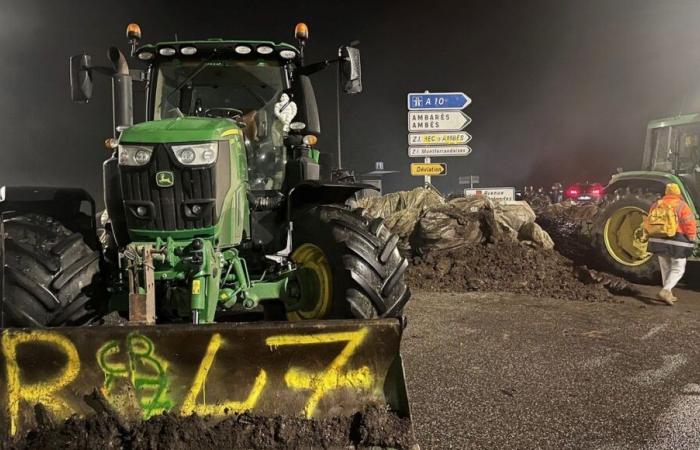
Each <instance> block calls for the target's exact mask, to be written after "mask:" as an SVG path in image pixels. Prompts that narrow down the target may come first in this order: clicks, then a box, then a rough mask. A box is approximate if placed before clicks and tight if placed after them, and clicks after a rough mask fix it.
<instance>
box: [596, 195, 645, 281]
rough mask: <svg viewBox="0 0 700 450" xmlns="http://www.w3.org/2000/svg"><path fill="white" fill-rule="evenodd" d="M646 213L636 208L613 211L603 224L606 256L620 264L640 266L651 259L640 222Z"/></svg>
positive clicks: (629, 207) (627, 207) (628, 207)
mask: <svg viewBox="0 0 700 450" xmlns="http://www.w3.org/2000/svg"><path fill="white" fill-rule="evenodd" d="M646 216H647V212H646V211H644V210H643V209H642V208H639V207H636V206H626V207H624V208H620V209H618V210H617V211H615V212H614V213H613V214H612V215H611V216H610V218H608V220H607V221H606V222H605V228H604V229H603V238H604V241H605V248H606V249H607V251H608V254H609V255H610V256H611V257H612V258H613V259H614V260H615V261H617V262H619V263H620V264H623V265H625V266H630V267H635V266H641V265H642V264H644V263H645V262H647V261H649V259H650V258H651V253H649V252H648V251H647V236H646V233H645V232H644V229H643V228H642V222H643V221H644V218H645V217H646Z"/></svg>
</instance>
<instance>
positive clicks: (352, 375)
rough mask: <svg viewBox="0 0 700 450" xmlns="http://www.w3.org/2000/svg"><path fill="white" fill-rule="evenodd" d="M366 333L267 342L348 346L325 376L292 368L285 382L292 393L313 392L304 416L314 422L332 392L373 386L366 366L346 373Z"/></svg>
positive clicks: (290, 337) (280, 338)
mask: <svg viewBox="0 0 700 450" xmlns="http://www.w3.org/2000/svg"><path fill="white" fill-rule="evenodd" d="M366 335H367V329H366V328H362V329H360V330H357V331H348V332H339V333H320V334H307V335H304V334H302V335H282V336H271V337H269V338H267V339H266V340H265V342H266V343H267V345H269V346H271V347H278V346H282V345H313V344H328V343H333V342H345V341H347V345H346V346H345V347H344V348H343V350H342V351H341V352H340V353H339V354H338V356H336V357H335V359H333V361H331V363H330V364H329V365H328V367H326V370H325V371H323V372H320V373H318V372H316V373H313V372H307V371H304V370H302V369H299V368H296V367H291V368H290V369H289V370H288V371H287V373H286V374H285V376H284V380H285V382H286V383H287V386H289V387H290V388H292V389H298V390H302V389H303V390H311V391H312V393H311V396H310V397H309V399H308V400H307V402H306V406H305V407H304V412H305V413H306V417H308V418H311V417H312V416H313V414H314V412H316V408H317V406H318V402H319V401H320V400H321V398H323V396H324V395H325V394H326V393H327V392H328V391H330V390H333V389H339V388H357V389H367V388H369V387H371V386H372V380H373V377H372V373H371V371H370V369H369V367H367V366H363V367H361V368H360V369H357V370H353V371H350V372H347V371H345V365H346V364H347V363H348V360H349V359H350V357H352V355H353V354H354V353H355V352H356V351H357V348H358V347H359V346H360V344H362V341H364V339H365V336H366Z"/></svg>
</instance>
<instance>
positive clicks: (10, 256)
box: [3, 214, 99, 327]
mask: <svg viewBox="0 0 700 450" xmlns="http://www.w3.org/2000/svg"><path fill="white" fill-rule="evenodd" d="M4 226H5V304H4V305H3V313H4V314H3V315H4V324H3V326H21V327H46V326H62V325H82V324H85V323H87V322H89V321H90V320H91V319H92V318H93V317H94V316H95V313H94V311H93V308H92V305H91V298H92V297H93V295H94V294H95V291H96V289H95V287H96V286H97V285H98V283H96V279H97V276H98V274H99V253H98V252H97V251H95V250H93V249H91V248H90V247H89V246H88V245H87V244H86V243H85V240H84V239H83V236H82V234H80V233H73V232H72V231H70V230H68V229H67V228H66V227H64V226H63V225H62V224H61V223H59V222H58V221H56V220H55V219H52V218H51V217H47V216H43V215H40V214H22V215H16V216H14V217H9V218H7V219H5V221H4Z"/></svg>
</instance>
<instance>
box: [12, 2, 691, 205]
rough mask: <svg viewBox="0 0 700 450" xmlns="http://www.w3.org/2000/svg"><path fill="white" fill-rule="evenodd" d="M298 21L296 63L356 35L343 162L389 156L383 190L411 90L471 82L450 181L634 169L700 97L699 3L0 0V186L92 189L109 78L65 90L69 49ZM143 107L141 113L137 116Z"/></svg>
mask: <svg viewBox="0 0 700 450" xmlns="http://www.w3.org/2000/svg"><path fill="white" fill-rule="evenodd" d="M301 20H303V21H305V22H307V23H308V25H309V28H310V33H311V40H310V42H309V47H308V50H307V58H308V60H309V61H310V62H311V61H313V60H316V59H321V58H325V57H330V56H333V55H334V53H335V51H336V48H337V46H338V44H341V43H347V42H349V41H351V40H354V39H359V40H360V41H361V45H360V47H361V49H362V58H363V61H362V62H363V78H364V80H363V81H364V87H365V91H364V93H363V94H361V95H359V96H353V97H347V96H345V97H343V98H342V111H343V114H344V117H343V122H342V131H343V133H342V137H343V163H344V165H345V166H347V167H350V168H353V169H355V170H356V171H357V172H358V173H362V172H366V171H368V170H371V169H372V166H373V163H374V161H375V160H383V161H384V162H385V164H386V168H387V169H395V170H400V171H401V173H400V174H395V175H390V176H388V177H387V178H386V179H385V188H387V189H389V190H396V189H403V188H409V187H413V186H416V185H418V184H419V183H420V182H421V179H420V178H412V177H410V175H409V174H408V163H409V158H408V157H407V156H406V146H407V145H406V143H407V137H406V134H407V131H406V94H407V93H408V92H415V91H418V92H420V91H423V90H431V91H464V92H466V93H467V94H469V95H470V96H471V97H472V99H473V104H472V105H471V106H469V107H468V108H467V110H466V112H467V114H468V115H469V116H471V117H472V119H473V123H472V124H471V125H470V126H469V127H468V129H467V131H468V132H469V133H470V134H472V136H473V137H474V138H473V140H472V142H471V144H470V145H471V146H472V148H473V149H474V152H473V154H472V155H470V156H468V157H465V158H444V159H442V161H447V162H448V166H449V168H448V171H449V174H448V176H446V177H442V178H439V179H438V178H434V180H435V183H436V185H437V186H438V187H439V188H440V189H442V190H444V191H447V192H449V191H452V190H457V189H458V188H459V186H458V185H457V177H458V176H459V175H467V174H479V175H480V176H481V181H482V184H484V185H491V186H497V185H510V186H513V185H515V186H518V185H522V184H523V183H528V184H535V185H539V184H542V185H547V184H549V183H551V182H553V181H555V180H567V181H573V180H585V179H589V180H598V181H603V182H604V181H606V180H607V179H608V177H609V175H610V173H612V172H613V171H614V170H615V168H616V167H619V166H622V167H624V168H626V169H634V168H638V166H639V164H640V160H641V149H642V146H643V141H644V132H645V124H646V122H647V121H648V120H650V119H652V118H655V117H660V116H665V115H673V114H677V113H678V112H680V111H692V110H695V109H700V108H698V107H699V106H700V101H699V100H700V99H699V97H700V96H698V94H700V2H698V1H669V0H664V1H662V0H615V1H611V0H595V1H590V0H585V1H584V0H580V1H562V0H551V1H540V0H538V1H497V0H484V1H456V0H452V1H432V2H431V1H425V0H424V1H421V2H410V1H403V2H388V1H387V2H382V1H378V0H375V1H372V2H362V1H318V2H312V1H295V2H278V1H272V0H268V1H245V2H233V1H227V2H221V3H215V2H206V1H200V2H192V1H187V2H184V1H183V2H180V1H167V2H166V1H161V2H158V1H148V2H146V1H143V0H142V1H120V2H98V1H91V2H78V1H71V2H68V1H66V2H62V1H61V2H59V1H49V0H45V1H43V2H41V1H36V0H2V3H0V43H1V44H2V45H1V46H0V61H2V65H1V66H0V86H1V87H0V105H2V108H1V109H0V183H1V184H8V185H12V184H44V185H77V186H81V187H84V188H87V189H88V190H90V191H91V192H93V193H94V194H96V195H100V183H101V181H100V177H101V166H100V165H101V162H102V161H103V160H104V159H105V157H106V156H107V155H106V151H105V150H104V148H103V144H102V142H103V140H104V138H106V137H108V136H110V135H111V99H110V91H109V82H108V81H107V80H106V79H100V80H98V81H97V83H96V86H95V92H96V95H95V99H94V101H92V102H91V103H90V104H89V105H74V104H71V103H70V101H69V96H68V57H69V56H70V55H71V54H75V53H79V52H81V51H86V52H88V53H91V54H92V55H93V56H94V58H95V60H96V62H99V61H100V60H102V59H103V58H104V55H105V53H106V49H107V47H108V46H109V45H112V44H116V45H120V46H121V47H122V48H123V49H124V50H126V39H125V37H124V30H125V27H126V24H127V23H128V22H131V21H136V22H138V23H140V25H141V28H142V30H143V36H144V39H143V42H156V41H159V40H169V39H172V38H173V37H174V35H175V33H177V36H178V37H179V38H180V39H188V38H207V37H224V38H248V39H270V40H275V41H288V42H293V39H292V30H293V28H294V25H295V23H296V22H297V21H301ZM314 81H315V83H316V94H317V96H318V98H319V103H320V108H321V114H322V129H323V131H324V133H323V136H322V138H321V142H320V144H321V145H320V146H321V147H322V148H323V149H325V150H329V151H334V150H335V133H336V127H335V112H334V111H335V93H334V85H335V73H334V71H327V72H325V73H320V74H317V75H315V78H314ZM137 117H138V116H137Z"/></svg>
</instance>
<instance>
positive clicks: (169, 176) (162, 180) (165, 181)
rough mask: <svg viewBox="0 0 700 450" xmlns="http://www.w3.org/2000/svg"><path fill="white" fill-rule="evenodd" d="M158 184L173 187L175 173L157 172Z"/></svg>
mask: <svg viewBox="0 0 700 450" xmlns="http://www.w3.org/2000/svg"><path fill="white" fill-rule="evenodd" d="M156 184H157V185H158V187H163V188H165V187H171V186H172V185H173V184H175V175H174V174H173V173H172V172H168V171H163V172H158V173H157V174H156Z"/></svg>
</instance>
